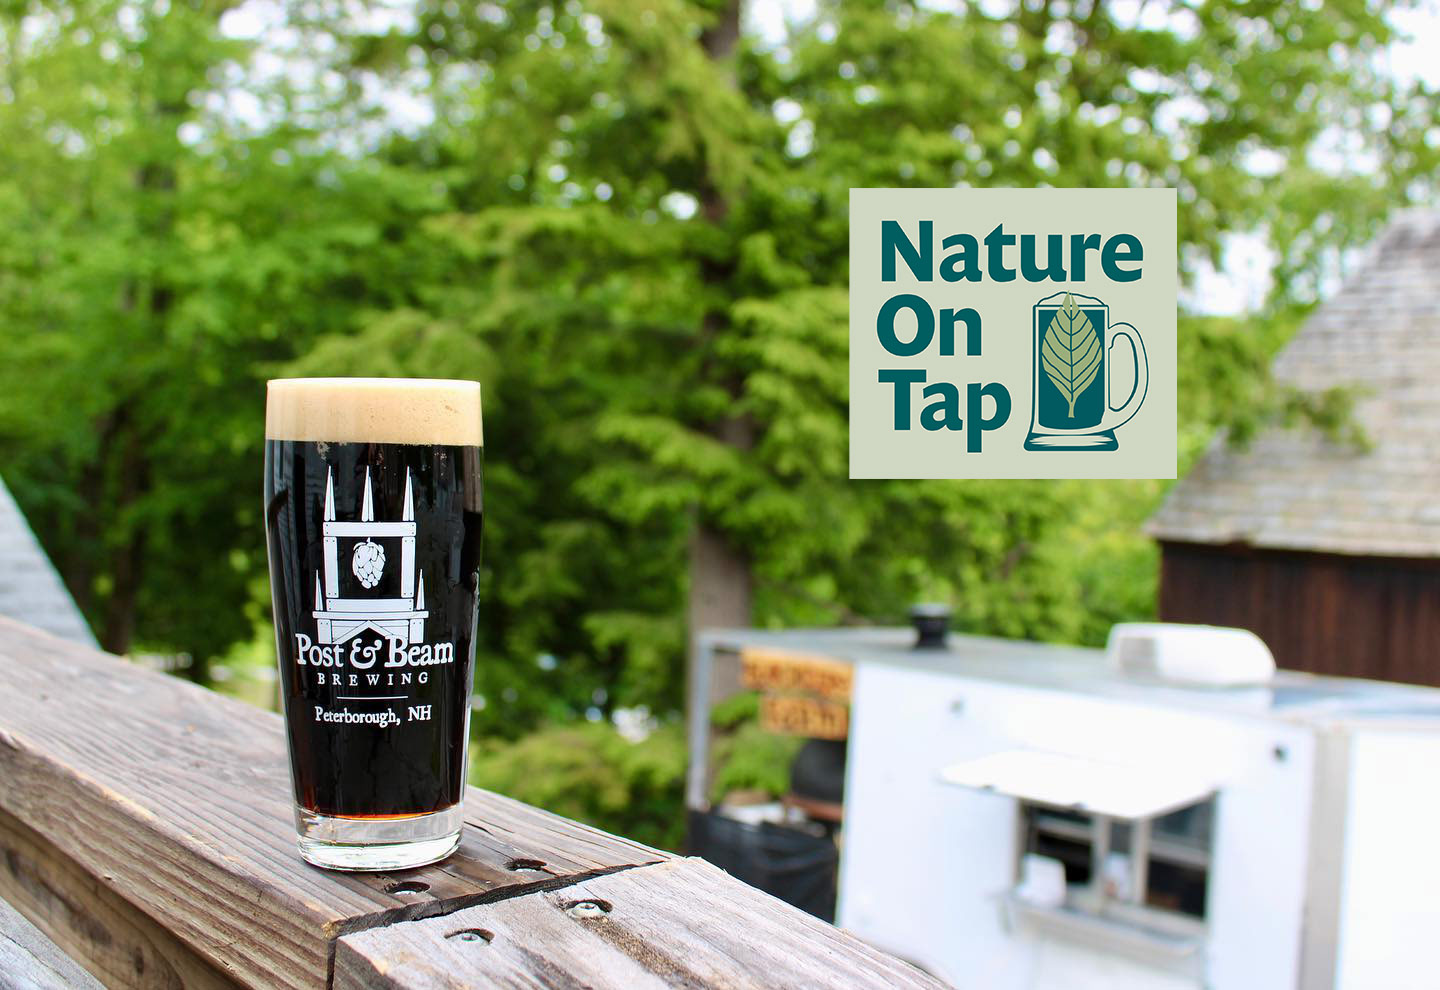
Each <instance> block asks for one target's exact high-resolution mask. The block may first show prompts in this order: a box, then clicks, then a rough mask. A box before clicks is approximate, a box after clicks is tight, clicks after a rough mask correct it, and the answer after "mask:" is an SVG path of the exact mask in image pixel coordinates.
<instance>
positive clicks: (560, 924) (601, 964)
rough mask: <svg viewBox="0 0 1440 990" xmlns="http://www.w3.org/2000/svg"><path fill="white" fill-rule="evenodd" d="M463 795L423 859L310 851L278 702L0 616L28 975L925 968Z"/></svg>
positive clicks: (9, 809) (139, 977)
mask: <svg viewBox="0 0 1440 990" xmlns="http://www.w3.org/2000/svg"><path fill="white" fill-rule="evenodd" d="M466 813H467V814H466V818H467V821H466V825H465V831H464V836H463V838H462V841H461V843H460V849H459V851H458V852H457V853H456V854H455V855H454V856H452V857H450V858H449V859H447V860H446V861H444V862H443V863H440V864H437V865H435V866H431V867H425V868H422V869H418V870H409V871H405V872H403V873H392V874H373V873H372V874H340V873H332V872H327V871H323V870H318V869H314V868H312V867H310V866H307V865H306V864H304V863H303V862H302V861H301V860H300V859H299V857H298V855H297V854H296V852H295V848H294V826H293V822H292V817H291V809H290V784H289V779H288V772H287V768H286V758H285V742H284V737H283V729H282V725H281V721H280V719H279V717H278V716H276V715H273V714H270V713H266V712H261V711H258V710H255V709H253V708H250V707H248V706H246V705H243V704H241V703H239V702H236V701H233V700H230V699H227V698H224V697H221V696H219V695H216V694H213V693H211V692H208V691H205V690H204V689H201V688H198V687H196V686H194V685H192V684H189V683H186V682H183V681H180V680H177V679H175V678H171V677H167V676H164V675H161V674H156V673H152V672H149V671H146V670H142V669H140V668H138V667H136V666H134V665H132V664H129V663H126V662H125V661H123V660H120V659H117V658H115V657H112V656H108V655H106V654H102V653H97V652H95V651H93V650H90V649H87V648H85V647H81V646H77V645H74V644H71V643H68V642H65V641H62V640H59V639H56V638H54V637H52V636H49V635H47V634H45V633H42V632H39V631H38V630H34V629H31V628H29V627H26V626H23V625H19V624H17V623H13V622H10V621H8V620H3V619H0V901H4V902H8V904H9V905H10V906H11V907H12V908H13V909H14V911H15V912H18V914H19V915H21V916H23V917H24V918H25V919H28V922H29V924H26V923H25V922H24V921H21V920H20V919H19V918H18V917H17V916H16V915H15V914H14V913H11V912H6V911H4V910H3V905H0V967H4V966H6V965H7V960H10V962H9V963H8V965H11V966H14V967H20V966H22V965H23V966H28V967H30V968H31V969H30V970H26V971H24V972H30V971H31V970H33V973H36V974H40V975H38V976H34V977H33V979H32V983H33V985H37V986H47V985H54V986H68V985H75V979H73V978H72V979H67V978H66V977H65V976H64V975H63V971H64V970H65V967H66V966H67V965H69V964H70V963H72V962H73V963H75V964H78V965H79V966H80V967H83V968H84V969H85V970H87V971H88V972H89V973H90V974H93V976H94V977H95V978H97V979H98V980H99V981H100V983H101V984H103V985H105V986H109V987H186V988H191V987H195V988H209V987H235V986H244V987H267V988H268V987H335V988H362V987H363V988H382V987H383V988H407V990H408V988H438V987H463V986H477V987H490V986H501V987H510V986H517V987H518V986H526V987H532V986H540V987H552V986H553V987H587V986H592V987H616V988H621V987H623V988H627V990H628V988H643V987H658V986H684V987H709V986H715V987H771V986H774V987H806V988H811V987H837V988H839V987H866V986H873V987H936V986H939V985H940V984H938V983H936V982H935V981H934V980H932V979H930V978H929V977H927V976H925V975H923V974H921V973H919V972H918V971H916V970H915V969H913V968H911V967H910V966H908V965H906V964H905V963H902V962H900V961H898V960H896V959H893V958H891V957H889V956H887V955H885V954H883V953H881V952H878V951H876V950H874V949H872V948H870V947H869V946H867V945H865V944H864V943H862V942H860V941H858V940H857V939H855V938H852V937H851V936H849V935H847V934H845V933H844V932H841V931H840V930H838V929H836V928H834V927H832V926H830V925H827V924H825V923H823V922H820V921H817V920H816V919H814V918H812V917H810V916H809V915H807V914H804V913H803V912H801V911H798V910H796V909H794V908H792V907H790V906H788V905H786V904H783V903H781V902H780V901H778V900H776V899H774V898H772V897H769V896H767V895H765V894H762V893H760V892H759V891H756V890H755V889H753V888H751V887H748V886H746V885H745V884H743V883H740V882H739V881H737V880H735V879H733V878H731V877H729V876H728V875H726V874H725V873H723V872H722V871H720V870H718V869H716V868H715V867H713V866H710V865H709V864H707V863H705V862H703V861H701V860H698V859H686V858H680V857H676V856H672V855H670V854H669V853H665V852H661V851H660V850H657V849H651V848H649V847H647V846H644V845H641V844H639V843H635V842H631V841H629V840H627V839H623V838H619V837H616V836H613V835H609V834H606V833H604V832H601V831H599V830H597V829H594V828H590V827H588V826H585V825H581V824H579V823H576V822H572V821H569V820H567V819H564V818H560V817H558V816H556V815H552V814H549V813H547V812H544V811H541V810H539V809H536V808H532V807H529V806H527V805H524V804H521V803H519V802H517V801H512V800H510V799H507V798H504V797H501V796H499V795H497V794H491V793H488V792H485V791H478V790H474V789H471V790H470V792H469V796H468V798H467V800H466ZM7 919H10V923H9V924H8V925H7ZM31 925H33V927H31ZM37 929H38V931H37ZM42 933H43V935H42ZM37 943H38V944H37ZM47 946H48V948H49V951H50V953H51V956H50V958H48V959H47V958H46V947H47ZM45 973H60V974H61V975H60V976H57V977H56V979H55V981H53V983H51V984H47V983H45V982H43V980H44V978H45V977H44V974H45ZM4 976H5V974H4V973H3V972H0V985H8V984H6V983H5V979H4ZM72 976H73V974H72ZM27 985H28V984H27Z"/></svg>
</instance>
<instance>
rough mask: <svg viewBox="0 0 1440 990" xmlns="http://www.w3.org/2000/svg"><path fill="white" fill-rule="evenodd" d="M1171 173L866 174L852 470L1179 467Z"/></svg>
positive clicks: (1018, 472)
mask: <svg viewBox="0 0 1440 990" xmlns="http://www.w3.org/2000/svg"><path fill="white" fill-rule="evenodd" d="M1175 244H1176V238H1175V191H1174V190H1173V189H853V190H851V192H850V476H851V477H852V478H1173V477H1175V439H1176V438H1175V427H1176V417H1175V394H1176V393H1175V361H1176V357H1175V354H1176V346H1175V313H1176V295H1177V281H1176V272H1177V265H1176V255H1175Z"/></svg>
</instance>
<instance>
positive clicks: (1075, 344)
mask: <svg viewBox="0 0 1440 990" xmlns="http://www.w3.org/2000/svg"><path fill="white" fill-rule="evenodd" d="M1102 350H1103V349H1102V347H1101V344H1100V335H1099V334H1098V333H1096V332H1095V328H1094V327H1093V326H1091V325H1090V319H1089V317H1087V316H1086V315H1085V311H1084V310H1083V309H1081V308H1080V307H1079V306H1077V305H1075V299H1074V297H1073V296H1071V295H1070V293H1068V292H1067V293H1065V303H1064V305H1062V306H1061V307H1060V310H1059V312H1057V313H1056V314H1055V316H1054V318H1052V319H1051V320H1050V325H1049V326H1048V327H1046V328H1045V342H1044V343H1043V344H1042V345H1041V347H1040V358H1041V361H1042V362H1043V363H1044V365H1045V375H1046V376H1047V377H1048V378H1049V379H1050V381H1052V382H1054V384H1055V387H1056V388H1058V389H1059V390H1060V394H1061V395H1063V396H1065V401H1066V402H1068V403H1070V414H1069V415H1070V418H1071V419H1074V418H1075V400H1076V399H1078V398H1079V397H1080V394H1081V393H1082V392H1084V391H1085V390H1086V389H1087V388H1089V387H1090V383H1091V382H1093V381H1094V380H1095V375H1096V373H1097V372H1099V370H1100V356H1101V353H1102Z"/></svg>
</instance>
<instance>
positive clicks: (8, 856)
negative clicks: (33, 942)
mask: <svg viewBox="0 0 1440 990" xmlns="http://www.w3.org/2000/svg"><path fill="white" fill-rule="evenodd" d="M110 879H111V878H110V877H108V876H104V875H101V876H92V875H91V874H89V873H87V872H86V871H85V870H84V869H82V868H81V867H80V866H78V865H77V864H76V863H75V862H74V861H73V860H70V859H68V858H67V857H66V856H65V855H64V854H62V853H60V852H59V851H58V850H57V849H56V848H55V847H54V846H53V845H52V844H50V843H49V842H47V841H46V840H45V839H44V837H42V836H40V835H39V834H37V833H36V832H35V831H33V830H32V829H29V828H27V827H25V826H24V825H22V824H20V823H19V822H18V821H16V820H15V818H14V817H12V816H11V815H10V814H8V813H7V812H4V811H0V899H3V900H6V901H9V902H10V904H11V905H13V906H14V907H15V908H16V909H17V910H19V911H20V912H21V913H22V914H23V915H24V916H25V917H27V918H28V919H29V920H30V921H32V922H33V923H34V924H35V926H36V927H37V928H39V929H40V930H41V931H42V932H43V933H44V934H45V935H46V937H48V938H49V939H50V940H51V941H52V942H53V943H55V944H56V945H58V946H59V948H60V949H61V950H62V951H63V952H64V953H65V954H66V955H68V956H70V957H71V958H72V959H75V960H77V961H83V963H84V968H85V969H86V970H88V971H89V972H91V973H93V974H94V975H95V976H96V977H98V978H99V979H100V981H101V982H102V983H103V984H104V985H105V986H107V987H110V988H112V990H113V988H138V987H146V988H162V990H234V988H235V987H236V986H238V984H237V983H235V981H234V980H232V979H230V978H229V977H227V976H226V975H224V974H223V973H221V972H220V971H219V970H217V969H216V968H215V967H214V966H212V965H211V964H210V963H209V962H207V961H206V960H205V959H202V958H201V957H200V956H198V955H196V954H195V953H194V952H193V951H191V950H190V948H189V947H188V946H186V945H185V944H184V943H183V942H181V941H180V940H179V939H178V938H176V937H175V936H174V935H172V934H171V933H170V932H168V931H166V930H165V929H164V928H163V927H161V926H160V924H159V923H158V922H156V921H155V920H154V919H152V918H151V917H150V916H149V915H147V914H145V913H144V912H142V911H140V910H139V909H137V908H136V907H135V906H134V905H133V904H130V903H129V902H127V901H126V900H125V899H124V898H122V897H120V896H119V895H118V894H117V893H115V891H114V890H112V889H111V887H110ZM3 973H4V969H3V968H0V974H3ZM4 986H5V983H4V980H3V978H0V988H3V987H4Z"/></svg>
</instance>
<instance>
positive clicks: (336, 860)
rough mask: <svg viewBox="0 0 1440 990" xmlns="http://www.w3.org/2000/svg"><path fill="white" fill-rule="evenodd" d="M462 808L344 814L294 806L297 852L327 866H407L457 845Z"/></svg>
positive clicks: (441, 854)
mask: <svg viewBox="0 0 1440 990" xmlns="http://www.w3.org/2000/svg"><path fill="white" fill-rule="evenodd" d="M464 821H465V811H464V808H463V806H461V805H458V804H457V805H454V806H452V807H449V808H446V809H445V810H443V811H435V812H431V813H430V814H425V815H403V816H395V817H383V818H348V817H343V816H339V815H321V814H317V813H316V812H313V811H307V810H306V809H304V808H296V809H295V827H296V829H298V830H299V833H300V855H301V856H302V857H304V859H305V862H307V863H311V864H313V865H315V866H320V867H324V868H325V869H327V870H405V869H410V868H411V867H415V866H425V865H426V864H427V863H434V862H437V861H439V860H442V859H444V858H445V857H446V856H449V855H450V854H451V853H452V852H454V851H455V847H456V846H458V845H460V826H461V825H462V824H463V823H464Z"/></svg>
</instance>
